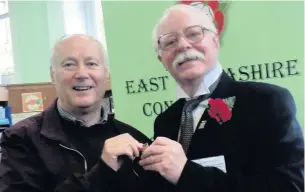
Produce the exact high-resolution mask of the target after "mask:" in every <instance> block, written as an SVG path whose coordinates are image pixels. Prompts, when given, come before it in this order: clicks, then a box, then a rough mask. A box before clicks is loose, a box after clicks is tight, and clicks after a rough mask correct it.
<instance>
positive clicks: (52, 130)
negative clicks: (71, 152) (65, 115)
mask: <svg viewBox="0 0 305 192" xmlns="http://www.w3.org/2000/svg"><path fill="white" fill-rule="evenodd" d="M56 103H57V99H56V100H55V101H54V102H53V103H52V104H51V105H50V106H49V107H48V108H47V109H46V110H45V111H44V112H43V118H42V124H41V131H40V134H41V135H43V136H44V137H46V138H48V139H50V140H53V141H56V142H58V143H61V144H64V145H66V146H69V147H70V144H69V143H68V140H67V137H66V134H65V133H64V132H63V130H62V126H61V123H60V116H59V114H58V112H57V109H56Z"/></svg>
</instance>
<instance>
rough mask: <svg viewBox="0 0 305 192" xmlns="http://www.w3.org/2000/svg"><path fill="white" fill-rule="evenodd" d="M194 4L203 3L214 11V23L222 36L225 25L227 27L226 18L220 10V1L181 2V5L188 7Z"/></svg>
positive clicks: (195, 0)
mask: <svg viewBox="0 0 305 192" xmlns="http://www.w3.org/2000/svg"><path fill="white" fill-rule="evenodd" d="M194 2H200V3H203V4H205V5H207V6H209V7H210V8H211V9H212V11H213V15H214V22H215V25H216V28H217V30H218V34H219V35H221V32H222V31H223V29H224V25H225V17H224V13H223V11H222V10H221V8H220V3H219V0H214V1H210V0H191V1H186V0H180V1H179V3H181V4H186V5H190V4H192V3H194Z"/></svg>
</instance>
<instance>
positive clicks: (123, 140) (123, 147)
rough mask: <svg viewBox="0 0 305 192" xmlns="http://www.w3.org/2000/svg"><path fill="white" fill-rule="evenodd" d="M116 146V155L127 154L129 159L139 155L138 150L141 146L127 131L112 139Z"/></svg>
mask: <svg viewBox="0 0 305 192" xmlns="http://www.w3.org/2000/svg"><path fill="white" fill-rule="evenodd" d="M113 142H114V144H115V145H116V148H117V150H118V151H117V156H119V155H127V156H128V157H129V158H130V159H132V160H133V159H134V158H135V157H138V156H139V155H140V152H139V150H140V149H141V148H142V144H141V143H139V142H138V141H137V140H135V139H134V138H133V137H132V136H131V135H129V134H128V133H125V134H122V135H118V136H117V137H116V139H115V140H114V141H113Z"/></svg>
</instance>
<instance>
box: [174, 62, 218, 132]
mask: <svg viewBox="0 0 305 192" xmlns="http://www.w3.org/2000/svg"><path fill="white" fill-rule="evenodd" d="M222 71H223V70H222V67H221V65H220V63H217V64H216V65H215V67H214V68H213V69H212V70H211V71H209V72H208V73H207V74H206V75H205V76H204V77H203V79H202V82H201V83H200V85H199V88H198V89H197V91H196V92H195V94H194V96H193V98H196V97H198V96H200V95H206V94H210V93H211V90H210V87H211V86H215V84H217V83H218V82H216V81H218V80H219V78H220V76H221V74H222ZM214 83H215V84H214ZM216 86H217V85H216ZM177 98H178V99H181V98H185V99H186V100H189V99H193V98H191V97H190V96H189V95H187V94H186V93H185V91H184V90H183V89H182V88H181V87H180V86H179V85H178V86H177ZM205 101H206V100H204V101H202V102H201V103H203V102H205ZM204 111H205V108H204V107H202V106H201V105H200V104H199V105H198V107H197V108H195V109H194V111H193V120H194V122H193V125H194V131H195V130H196V127H197V124H198V122H199V120H200V118H201V116H202V115H203V113H204ZM179 135H180V133H179ZM178 138H179V137H178Z"/></svg>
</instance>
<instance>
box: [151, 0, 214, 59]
mask: <svg viewBox="0 0 305 192" xmlns="http://www.w3.org/2000/svg"><path fill="white" fill-rule="evenodd" d="M177 10H185V11H188V12H189V13H192V14H198V15H199V16H200V17H202V18H203V19H204V23H203V24H204V27H206V28H207V29H209V30H211V31H213V32H215V33H217V29H216V26H215V24H214V23H213V20H212V19H211V18H210V17H209V16H207V14H206V13H205V12H204V11H202V10H201V9H200V8H198V7H195V6H191V5H186V4H176V5H173V6H171V7H169V8H168V9H166V10H165V11H164V12H163V15H162V17H161V18H160V19H159V21H158V23H157V24H156V25H155V27H154V29H153V33H152V43H153V48H154V50H155V51H156V53H157V54H158V55H159V54H160V53H159V47H158V37H159V35H158V30H159V26H160V24H161V23H162V22H163V21H164V20H165V19H166V18H167V17H168V15H169V14H170V13H171V12H172V11H177Z"/></svg>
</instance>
